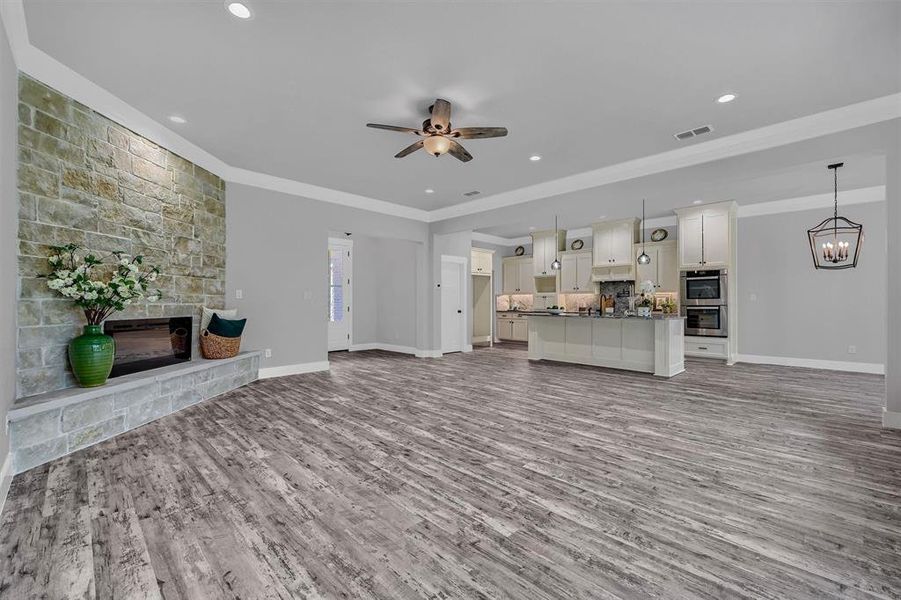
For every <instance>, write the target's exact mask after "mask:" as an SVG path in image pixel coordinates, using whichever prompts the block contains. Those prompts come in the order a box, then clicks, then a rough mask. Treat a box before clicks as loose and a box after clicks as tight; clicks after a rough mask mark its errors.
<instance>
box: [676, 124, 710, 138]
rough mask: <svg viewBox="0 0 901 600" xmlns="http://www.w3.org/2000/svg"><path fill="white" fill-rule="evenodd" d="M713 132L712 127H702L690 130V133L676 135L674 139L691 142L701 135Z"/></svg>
mask: <svg viewBox="0 0 901 600" xmlns="http://www.w3.org/2000/svg"><path fill="white" fill-rule="evenodd" d="M711 131H713V127H711V126H710V125H702V126H700V127H695V128H694V129H689V130H688V131H680V132H679V133H674V134H673V137H674V138H676V139H677V140H680V141H681V140H690V139H691V138H693V137H697V136H699V135H704V134H705V133H710V132H711Z"/></svg>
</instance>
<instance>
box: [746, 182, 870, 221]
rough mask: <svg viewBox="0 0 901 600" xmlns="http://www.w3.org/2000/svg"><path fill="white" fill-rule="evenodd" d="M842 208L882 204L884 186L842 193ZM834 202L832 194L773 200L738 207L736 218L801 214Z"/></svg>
mask: <svg viewBox="0 0 901 600" xmlns="http://www.w3.org/2000/svg"><path fill="white" fill-rule="evenodd" d="M838 200H839V203H840V204H841V205H842V206H847V205H850V204H866V203H868V202H884V201H885V186H884V185H876V186H873V187H866V188H857V189H855V190H847V191H843V192H841V193H840V194H839V197H838ZM833 201H834V198H833V195H832V193H825V194H814V195H812V196H801V197H800V198H788V199H786V200H773V201H772V202H758V203H756V204H745V205H741V206H739V207H738V217H739V218H742V217H759V216H763V215H778V214H782V213H789V212H801V211H804V210H816V209H820V208H832V203H833Z"/></svg>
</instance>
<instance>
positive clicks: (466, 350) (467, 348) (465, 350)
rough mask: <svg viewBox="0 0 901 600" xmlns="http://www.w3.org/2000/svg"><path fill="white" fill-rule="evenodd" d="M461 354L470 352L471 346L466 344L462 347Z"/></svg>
mask: <svg viewBox="0 0 901 600" xmlns="http://www.w3.org/2000/svg"><path fill="white" fill-rule="evenodd" d="M463 352H472V344H466V345H465V346H463Z"/></svg>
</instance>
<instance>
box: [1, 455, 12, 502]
mask: <svg viewBox="0 0 901 600" xmlns="http://www.w3.org/2000/svg"><path fill="white" fill-rule="evenodd" d="M12 482H13V453H12V452H8V453H7V454H6V460H4V461H3V467H2V468H0V515H2V514H3V507H4V506H5V505H6V496H7V495H8V494H9V486H10V485H11V484H12Z"/></svg>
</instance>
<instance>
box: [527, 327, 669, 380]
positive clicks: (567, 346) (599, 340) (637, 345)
mask: <svg viewBox="0 0 901 600" xmlns="http://www.w3.org/2000/svg"><path fill="white" fill-rule="evenodd" d="M683 321H684V319H683V317H680V316H678V315H655V316H652V317H611V316H597V315H593V316H586V315H579V314H572V313H571V314H562V315H550V314H544V313H536V312H533V313H529V360H553V361H558V362H568V363H577V364H582V365H593V366H596V367H609V368H612V369H625V370H628V371H641V372H644V373H653V374H654V375H657V376H658V377H672V376H673V375H678V374H679V373H681V372H682V371H684V370H685V354H684V340H683V335H684V334H683V327H684V324H683Z"/></svg>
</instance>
